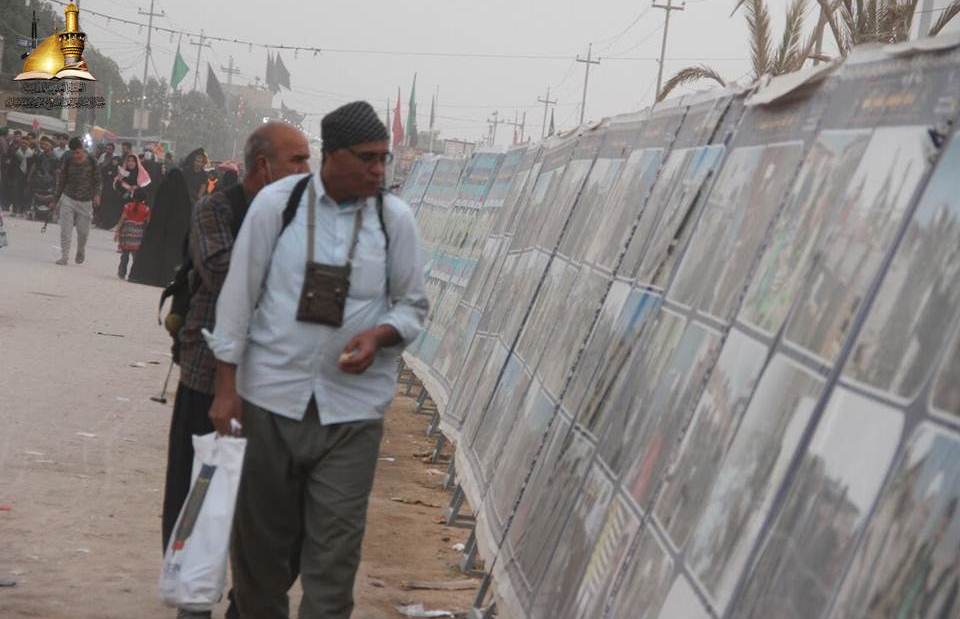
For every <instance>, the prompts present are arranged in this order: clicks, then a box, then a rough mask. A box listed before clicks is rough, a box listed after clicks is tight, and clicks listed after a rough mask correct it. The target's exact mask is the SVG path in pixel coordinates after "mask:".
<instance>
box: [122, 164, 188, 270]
mask: <svg viewBox="0 0 960 619" xmlns="http://www.w3.org/2000/svg"><path fill="white" fill-rule="evenodd" d="M192 211H193V201H192V200H191V199H190V191H189V189H188V186H187V180H186V178H185V177H184V175H183V172H181V171H180V170H179V169H173V170H171V171H170V172H168V173H167V175H166V176H165V177H164V178H163V181H161V182H160V186H159V187H157V194H156V197H155V198H154V200H153V206H152V207H151V211H150V224H149V225H148V226H147V229H146V231H145V232H144V235H143V243H142V244H141V245H140V251H138V252H137V254H136V256H135V257H134V260H133V267H132V268H131V269H130V278H129V279H130V281H134V282H137V283H138V284H147V285H148V286H161V287H162V286H166V285H167V284H168V283H170V280H172V279H173V275H174V273H176V271H177V267H178V266H180V264H181V263H182V262H183V258H184V253H183V252H184V246H185V243H186V239H187V233H188V232H189V230H190V214H191V212H192Z"/></svg>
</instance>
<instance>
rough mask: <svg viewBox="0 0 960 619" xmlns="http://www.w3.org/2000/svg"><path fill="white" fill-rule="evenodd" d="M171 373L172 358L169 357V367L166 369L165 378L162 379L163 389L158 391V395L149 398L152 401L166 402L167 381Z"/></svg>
mask: <svg viewBox="0 0 960 619" xmlns="http://www.w3.org/2000/svg"><path fill="white" fill-rule="evenodd" d="M171 374H173V359H170V369H169V370H167V378H166V379H164V381H163V391H161V392H160V397H157V398H153V397H152V398H150V399H151V400H153V401H154V402H159V403H160V404H166V403H167V383H169V382H170V375H171Z"/></svg>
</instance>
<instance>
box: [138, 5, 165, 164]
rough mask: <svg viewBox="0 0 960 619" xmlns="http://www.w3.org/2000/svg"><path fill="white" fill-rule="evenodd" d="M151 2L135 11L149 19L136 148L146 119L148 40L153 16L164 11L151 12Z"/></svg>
mask: <svg viewBox="0 0 960 619" xmlns="http://www.w3.org/2000/svg"><path fill="white" fill-rule="evenodd" d="M153 3H154V0H150V11H148V12H144V11H143V10H141V9H137V12H138V13H139V14H140V15H147V16H149V21H147V53H146V55H145V56H144V57H143V82H141V87H142V91H141V92H140V122H139V123H137V148H138V149H139V148H140V147H141V146H142V145H143V144H142V142H143V125H144V124H145V121H146V118H145V116H146V109H145V108H146V104H147V67H148V66H149V65H150V53H151V52H150V40H151V35H153V18H154V17H164V16H165V15H166V13H164V12H163V11H160V12H159V13H154V12H153Z"/></svg>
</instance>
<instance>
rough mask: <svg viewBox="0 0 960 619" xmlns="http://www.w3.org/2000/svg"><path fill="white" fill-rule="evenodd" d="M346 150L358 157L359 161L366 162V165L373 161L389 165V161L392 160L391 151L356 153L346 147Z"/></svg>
mask: <svg viewBox="0 0 960 619" xmlns="http://www.w3.org/2000/svg"><path fill="white" fill-rule="evenodd" d="M347 150H348V151H350V154H352V155H353V156H354V157H356V158H357V159H359V160H360V161H362V162H364V163H365V164H367V165H370V164H371V163H374V162H379V163H382V164H383V165H390V163H391V162H392V161H393V153H391V152H386V153H375V152H362V153H358V152H357V151H355V150H353V149H352V148H348V149H347Z"/></svg>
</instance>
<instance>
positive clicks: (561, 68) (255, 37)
mask: <svg viewBox="0 0 960 619" xmlns="http://www.w3.org/2000/svg"><path fill="white" fill-rule="evenodd" d="M666 1H667V0H661V2H660V3H661V4H664V3H666ZM924 1H925V0H921V4H923V2H924ZM673 2H674V4H678V0H673ZM947 2H948V0H933V6H935V7H939V6H943V5H945V4H946V3H947ZM650 4H651V3H650V0H595V1H593V2H583V1H580V2H574V1H572V0H509V1H508V0H482V1H481V0H473V1H467V0H404V1H398V0H392V1H387V0H366V1H362V0H361V1H357V0H349V1H348V0H325V1H323V0H322V1H318V2H302V1H295V0H272V1H270V2H227V1H225V0H202V1H200V0H155V8H154V10H155V11H157V12H159V11H161V10H162V11H164V12H165V13H166V16H165V17H161V18H158V19H156V21H155V24H156V25H159V26H164V27H169V28H176V29H180V30H187V31H199V30H200V29H201V28H203V29H204V30H205V31H206V33H207V34H210V35H217V36H224V37H229V38H234V37H236V38H239V39H244V40H251V41H254V42H262V43H271V44H280V43H283V44H287V45H303V46H311V47H320V48H321V49H329V50H337V49H338V50H378V51H384V52H390V53H389V54H370V53H359V52H357V51H353V52H350V51H327V52H323V53H321V54H320V55H317V56H314V55H313V54H312V53H300V54H299V56H298V57H294V54H293V53H292V52H289V51H285V52H282V56H283V60H284V63H285V64H286V66H287V68H288V69H289V70H290V73H291V85H292V86H293V90H292V92H286V91H285V92H284V93H283V97H282V98H283V100H284V102H285V103H286V105H288V106H290V107H293V108H295V109H297V110H299V111H301V112H308V113H311V114H316V116H310V117H309V120H308V123H310V124H308V126H307V129H308V130H309V131H312V132H317V133H319V118H320V115H322V114H323V113H325V112H327V111H329V110H331V109H333V108H334V107H336V106H337V105H339V104H341V103H345V102H347V101H350V100H354V99H366V100H368V101H370V102H371V103H373V104H374V106H375V107H376V108H377V109H378V110H380V111H381V113H383V110H385V108H386V105H387V98H388V97H390V98H391V101H392V102H393V101H395V99H396V96H397V95H396V93H397V88H398V87H399V88H400V90H401V94H402V105H403V115H404V116H403V118H404V121H405V120H406V106H407V99H408V97H409V92H410V84H411V81H412V79H413V74H414V72H416V73H417V74H418V77H417V102H418V108H417V111H418V123H419V126H420V129H421V130H423V129H426V127H427V125H428V118H429V112H430V97H431V94H432V93H434V92H436V90H437V89H439V96H438V107H437V116H438V118H437V128H439V129H440V130H441V131H442V135H443V136H444V137H458V138H465V139H470V140H473V139H477V138H480V137H481V136H484V135H486V133H487V130H488V125H487V122H486V120H487V118H488V117H489V116H490V114H491V113H492V112H494V111H499V112H500V117H501V118H507V119H510V120H512V119H513V117H514V114H515V113H516V114H518V115H522V114H523V112H526V113H527V133H528V135H533V136H534V137H539V135H540V129H541V123H542V120H543V106H542V105H540V104H538V103H537V97H542V96H543V95H544V93H545V91H546V88H547V86H548V85H549V86H550V88H551V95H550V96H551V98H557V99H558V101H559V103H558V105H557V107H556V121H557V125H558V128H566V127H572V126H575V125H576V124H577V121H578V120H579V104H580V98H581V92H582V88H583V81H584V66H585V65H584V64H580V63H576V62H575V61H574V58H575V57H576V56H577V54H580V55H581V56H585V55H586V52H587V45H588V43H590V42H593V52H594V56H595V57H596V56H599V57H600V58H601V64H600V65H593V66H591V71H590V85H589V90H588V94H587V105H586V117H587V119H600V118H602V117H604V116H611V115H614V114H618V113H623V112H629V111H635V110H637V109H640V108H642V107H645V106H647V105H649V104H650V103H651V102H652V98H653V94H654V88H655V82H656V75H657V63H656V57H657V55H658V54H659V50H660V43H661V37H662V31H663V23H664V11H662V10H659V9H653V8H651V7H650ZM768 4H769V5H770V7H771V9H772V11H773V12H774V32H775V34H776V35H777V36H779V32H780V23H781V21H782V17H783V13H784V11H785V7H786V6H787V4H788V0H768ZM809 4H810V7H811V10H810V14H811V16H813V11H812V7H813V6H814V5H815V4H816V1H815V0H810V2H809ZM733 5H734V0H687V2H686V9H685V10H684V11H682V12H681V11H675V12H673V13H672V15H671V20H670V30H669V34H670V37H669V40H668V48H667V62H666V63H665V71H664V79H666V77H667V76H669V75H671V74H672V73H674V72H675V71H676V70H678V69H680V68H682V67H685V66H688V65H691V64H700V63H706V64H709V65H711V66H713V67H714V68H716V69H717V70H718V71H719V72H720V73H721V74H722V75H723V76H724V77H725V78H727V79H728V80H734V79H742V78H744V77H746V76H747V75H748V74H749V72H750V65H749V61H748V56H749V44H748V41H747V36H746V26H745V19H744V16H743V14H741V13H738V14H737V15H735V16H733V17H730V10H731V8H732V7H733ZM149 6H150V0H139V1H138V2H127V1H121V0H82V1H81V3H80V7H81V15H80V19H81V27H82V29H83V30H84V31H85V32H86V33H87V34H88V37H89V39H90V41H91V43H92V44H93V45H95V46H97V47H98V48H99V49H101V50H103V51H104V52H106V53H108V54H110V55H111V56H112V57H113V58H114V59H116V60H117V61H118V63H119V64H120V65H121V68H122V70H123V72H124V74H125V75H126V76H128V77H133V76H137V77H140V76H142V72H143V60H144V41H145V39H146V32H145V29H144V31H143V32H141V31H140V29H138V28H137V27H136V26H130V25H124V24H120V23H118V22H111V23H109V24H108V22H107V21H106V20H105V19H103V18H100V17H95V16H93V15H90V14H84V10H90V11H97V12H100V13H105V14H109V15H113V16H116V17H121V18H125V19H129V20H134V21H143V22H146V20H147V18H146V17H145V16H141V15H138V10H144V11H146V10H147V9H149ZM813 19H815V17H812V18H811V21H812V20H813ZM176 47H177V38H176V37H174V38H173V40H171V36H170V35H169V34H167V33H160V34H156V33H155V34H154V37H153V48H154V54H153V56H154V62H153V65H154V66H155V69H154V67H153V66H152V67H150V75H154V76H162V77H167V78H169V75H170V70H171V66H172V64H173V57H174V53H175V50H176ZM182 49H183V55H184V57H185V59H186V61H187V64H188V65H190V67H191V71H192V69H193V67H194V65H195V64H196V51H197V48H196V47H194V46H191V45H189V44H188V39H187V38H184V40H183V43H182ZM401 52H432V53H442V54H448V53H457V54H461V53H465V54H503V55H517V56H551V57H556V58H477V57H436V56H418V55H409V54H404V53H401ZM230 56H233V58H234V62H235V64H236V66H237V67H238V68H239V69H240V71H241V74H240V75H239V76H238V77H236V78H234V81H235V83H237V82H239V83H252V81H253V78H254V77H255V76H259V77H260V78H261V79H262V78H263V76H264V69H265V66H266V50H264V49H263V48H257V47H254V48H253V49H252V50H250V49H248V47H247V46H246V45H236V44H233V43H222V42H212V48H207V49H204V50H203V60H202V62H201V64H202V67H201V68H202V72H201V78H200V88H203V83H204V77H205V75H206V62H207V61H209V62H210V64H211V65H212V66H213V67H214V69H215V70H216V71H217V72H218V75H219V77H220V79H221V81H223V82H226V81H227V78H226V75H225V74H224V73H223V72H222V71H220V67H221V66H226V65H227V63H228V62H229V58H230ZM192 85H193V73H192V72H191V73H190V74H188V76H187V78H186V79H185V80H184V82H183V86H182V87H183V88H191V87H192ZM275 105H277V106H279V100H276V101H275ZM314 121H316V122H315V123H314ZM511 139H512V128H510V127H501V128H500V130H499V131H498V140H497V142H498V143H500V144H506V143H509V142H510V140H511Z"/></svg>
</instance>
